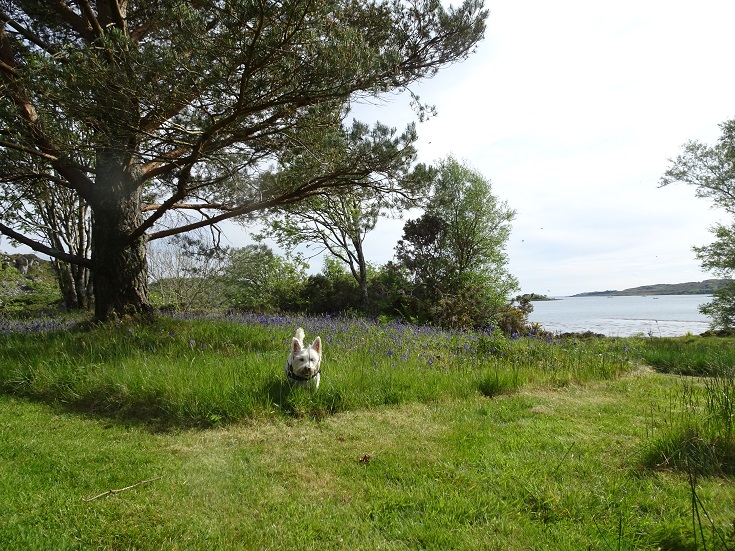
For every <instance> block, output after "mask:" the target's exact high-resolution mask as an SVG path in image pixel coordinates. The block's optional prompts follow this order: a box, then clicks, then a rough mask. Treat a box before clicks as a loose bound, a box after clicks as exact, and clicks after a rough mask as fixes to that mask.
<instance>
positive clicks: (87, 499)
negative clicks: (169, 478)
mask: <svg viewBox="0 0 735 551" xmlns="http://www.w3.org/2000/svg"><path fill="white" fill-rule="evenodd" d="M161 478H162V477H160V476H157V477H155V478H149V479H148V480H141V481H140V482H136V483H135V484H133V485H132V486H128V487H126V488H120V489H119V490H107V491H106V492H102V493H101V494H98V495H96V496H94V497H85V498H84V501H94V500H95V499H97V498H100V497H103V496H109V495H111V494H119V493H120V492H124V491H125V490H130V489H131V488H135V487H136V486H141V485H142V484H148V483H149V482H153V481H155V480H160V479H161Z"/></svg>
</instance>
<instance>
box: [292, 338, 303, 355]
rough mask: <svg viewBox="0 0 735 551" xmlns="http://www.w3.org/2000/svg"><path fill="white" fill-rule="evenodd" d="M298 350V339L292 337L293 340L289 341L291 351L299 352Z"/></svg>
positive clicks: (299, 344)
mask: <svg viewBox="0 0 735 551" xmlns="http://www.w3.org/2000/svg"><path fill="white" fill-rule="evenodd" d="M300 350H301V343H300V342H299V339H297V338H296V337H294V339H293V342H292V343H291V351H292V352H299V351H300Z"/></svg>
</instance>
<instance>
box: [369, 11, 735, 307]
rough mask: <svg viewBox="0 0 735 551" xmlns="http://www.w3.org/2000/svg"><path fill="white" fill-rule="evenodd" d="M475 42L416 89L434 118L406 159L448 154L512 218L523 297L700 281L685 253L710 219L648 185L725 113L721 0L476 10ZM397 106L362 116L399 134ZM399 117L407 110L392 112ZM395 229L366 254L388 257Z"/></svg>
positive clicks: (729, 81) (732, 98)
mask: <svg viewBox="0 0 735 551" xmlns="http://www.w3.org/2000/svg"><path fill="white" fill-rule="evenodd" d="M486 5H487V7H488V8H489V9H490V17H489V19H488V29H487V32H486V35H485V40H484V41H483V42H482V43H481V44H480V45H479V47H478V49H477V52H476V53H475V54H474V55H472V56H471V57H470V58H469V59H468V60H467V61H465V62H464V63H461V64H458V65H455V66H452V67H450V68H448V69H445V70H444V71H440V72H439V74H438V75H437V76H436V77H435V78H434V79H432V80H431V81H428V82H426V83H425V84H423V85H422V86H420V87H419V88H418V89H417V90H416V91H417V92H418V93H419V95H420V96H421V98H422V100H424V101H425V102H427V103H432V104H435V105H436V107H437V110H438V115H437V117H435V118H434V119H432V120H431V121H429V122H426V123H423V124H420V125H419V127H418V131H419V136H420V138H421V139H420V142H419V150H420V158H421V160H423V161H427V162H430V161H432V160H436V159H439V158H442V157H445V156H446V155H447V154H450V153H451V154H453V155H454V156H455V157H457V158H458V159H460V160H462V161H465V162H466V163H468V164H469V165H470V166H471V167H473V168H474V169H476V170H478V171H479V172H481V173H482V174H483V175H484V176H485V177H486V178H488V179H489V180H491V181H492V183H493V190H494V193H495V195H497V196H498V197H500V198H501V199H504V200H506V201H507V202H508V203H509V205H510V206H511V207H512V208H514V209H516V210H517V216H516V220H515V222H514V223H513V234H512V236H511V239H510V241H509V243H508V248H507V253H508V257H509V268H510V271H511V273H513V274H514V275H515V276H516V277H518V278H519V280H520V283H521V286H522V288H523V291H524V292H537V293H545V294H550V295H569V294H574V293H578V292H583V291H596V290H606V289H624V288H628V287H633V286H639V285H647V284H654V283H679V282H685V281H700V280H702V279H706V278H709V277H712V275H711V274H706V273H704V272H702V271H701V270H700V268H699V263H698V262H697V261H696V259H695V258H694V253H693V252H692V246H693V245H703V244H706V243H709V242H710V241H711V234H710V233H709V232H708V228H709V227H710V226H712V225H713V224H714V223H715V222H716V221H725V216H724V213H723V212H722V211H717V210H713V209H711V208H710V207H711V205H710V204H709V203H708V202H707V201H705V200H703V199H697V198H695V195H694V189H693V188H690V187H687V186H684V185H678V186H669V187H666V188H659V187H658V181H659V178H660V177H661V175H662V173H663V172H664V171H665V170H666V168H667V167H668V165H669V163H668V159H670V158H673V157H675V156H676V155H677V154H678V153H679V151H680V149H681V145H682V144H683V143H684V142H686V141H687V140H690V139H695V140H699V141H703V142H709V143H712V142H714V141H715V140H716V139H717V138H718V136H719V127H718V123H720V122H722V121H724V120H726V119H729V118H732V117H735V73H734V72H733V71H732V67H733V55H734V54H735V43H733V40H732V23H733V21H735V2H733V1H730V0H699V1H697V2H691V1H678V0H673V1H653V0H634V1H628V0H624V1H618V2H590V1H589V0H562V1H561V2H548V0H487V2H486ZM406 112H407V108H406V104H405V102H403V101H401V100H398V99H397V100H394V101H393V102H392V103H391V104H390V105H388V106H386V107H384V108H383V109H382V111H376V112H375V113H376V116H377V118H379V119H380V120H381V122H385V123H388V124H392V125H393V124H395V125H397V126H399V127H402V126H403V123H402V122H401V121H400V120H398V119H399V118H400V117H401V114H402V113H406ZM406 116H407V115H406ZM402 224H403V223H402V222H400V221H396V222H387V223H382V224H381V225H380V227H379V228H378V229H377V230H376V231H375V232H374V234H373V235H370V236H368V239H367V255H368V258H369V259H370V260H371V261H373V262H376V263H378V264H381V263H384V262H386V261H388V260H390V259H391V257H392V254H393V249H392V247H393V246H394V243H395V242H396V241H397V239H399V238H400V236H401V232H402Z"/></svg>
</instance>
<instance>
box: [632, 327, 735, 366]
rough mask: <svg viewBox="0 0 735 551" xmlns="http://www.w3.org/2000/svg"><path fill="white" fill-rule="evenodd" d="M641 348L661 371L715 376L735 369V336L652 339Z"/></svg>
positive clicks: (647, 361)
mask: <svg viewBox="0 0 735 551" xmlns="http://www.w3.org/2000/svg"><path fill="white" fill-rule="evenodd" d="M641 352H642V356H643V359H644V360H645V362H646V363H647V364H649V365H651V366H652V367H654V368H655V369H656V370H657V371H660V372H662V373H675V374H679V375H705V376H712V375H727V374H732V372H733V371H734V370H735V339H724V338H718V337H694V336H687V337H681V338H678V339H649V340H648V342H646V345H645V346H643V347H641Z"/></svg>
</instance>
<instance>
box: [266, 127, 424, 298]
mask: <svg viewBox="0 0 735 551" xmlns="http://www.w3.org/2000/svg"><path fill="white" fill-rule="evenodd" d="M363 126H364V125H363ZM363 130H364V131H367V127H364V128H363ZM394 132H395V129H388V128H387V127H385V126H383V125H377V126H376V128H375V129H373V130H372V131H371V134H372V135H373V137H372V140H373V141H379V139H381V138H380V135H381V134H383V135H386V136H387V135H391V134H393V133H394ZM409 132H410V133H411V134H412V136H411V138H410V139H407V137H405V136H404V137H402V138H401V139H402V140H403V141H406V142H410V141H412V140H415V139H416V138H415V130H414V129H413V128H411V129H409ZM396 145H397V142H396ZM402 154H403V155H404V156H405V158H406V161H413V160H414V159H415V156H416V155H415V149H414V148H413V147H406V148H404V149H403V152H402ZM407 167H408V164H406V167H404V168H402V169H401V170H400V171H395V172H394V173H392V174H388V175H386V177H387V178H392V179H395V180H396V181H397V182H399V183H400V185H397V184H396V185H395V186H394V188H395V189H396V190H399V191H396V192H393V193H385V192H382V191H379V190H376V189H375V188H374V187H371V186H370V185H368V183H367V182H366V181H364V179H358V178H355V182H354V183H355V184H356V185H355V186H354V187H353V188H347V189H338V190H333V191H331V192H330V193H328V194H320V195H316V196H314V197H310V198H308V199H306V200H304V201H300V202H298V203H293V204H289V205H284V206H281V207H279V208H278V209H274V210H273V211H272V212H270V213H268V216H267V217H266V219H265V221H266V224H267V226H268V234H269V236H271V237H275V239H276V240H277V241H278V243H279V245H280V246H281V247H282V248H284V249H286V250H292V249H294V248H296V247H298V246H299V245H306V247H307V248H308V247H311V246H316V252H315V253H314V254H315V255H318V254H321V253H323V252H325V251H326V252H328V253H329V254H330V255H331V256H332V257H334V258H336V259H338V260H340V261H341V262H343V263H344V264H345V265H346V266H347V267H348V268H349V270H350V273H351V275H352V277H353V278H354V279H355V281H356V282H357V284H358V287H359V291H360V297H361V304H360V306H361V307H363V308H365V307H366V306H367V303H368V269H369V268H368V261H367V259H366V257H365V252H364V249H363V244H364V241H365V237H366V236H367V234H368V233H369V232H371V231H372V230H373V229H375V225H376V224H377V222H378V220H379V218H380V217H381V216H386V215H387V214H388V213H391V212H401V211H402V210H403V209H405V208H407V207H411V206H415V205H416V204H417V203H418V201H419V197H420V196H421V194H422V191H423V190H424V189H425V187H426V185H427V184H428V182H429V181H430V178H431V175H432V174H433V171H432V170H431V169H430V168H427V167H426V166H424V165H422V164H419V165H417V166H415V167H413V168H412V169H411V171H410V172H409V171H408V170H407Z"/></svg>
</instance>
